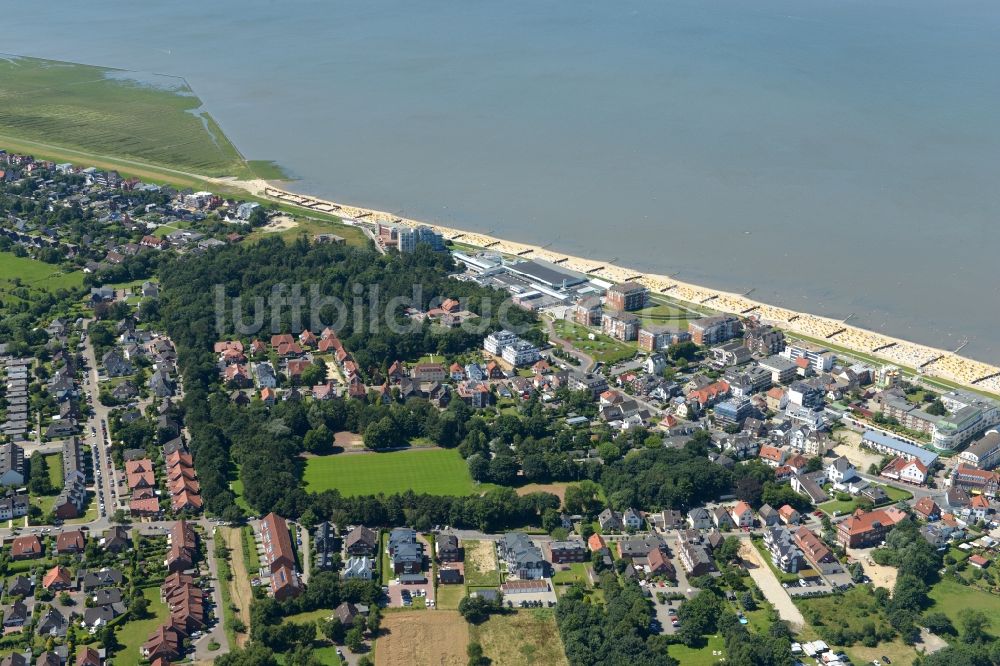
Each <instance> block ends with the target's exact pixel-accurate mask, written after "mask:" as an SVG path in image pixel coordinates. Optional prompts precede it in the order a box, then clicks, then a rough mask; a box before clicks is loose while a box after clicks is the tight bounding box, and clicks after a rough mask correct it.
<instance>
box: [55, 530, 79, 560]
mask: <svg viewBox="0 0 1000 666" xmlns="http://www.w3.org/2000/svg"><path fill="white" fill-rule="evenodd" d="M86 545H87V542H86V538H85V537H84V536H83V531H82V530H65V531H63V532H61V533H60V534H59V536H57V537H56V553H58V554H60V555H64V554H77V553H82V552H83V551H84V548H85V547H86Z"/></svg>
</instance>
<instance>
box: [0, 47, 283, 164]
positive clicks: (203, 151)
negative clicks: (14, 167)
mask: <svg viewBox="0 0 1000 666" xmlns="http://www.w3.org/2000/svg"><path fill="white" fill-rule="evenodd" d="M0 127H2V128H3V129H2V131H0V146H2V147H7V148H9V149H24V147H23V145H24V144H25V143H27V144H28V145H30V144H31V143H33V142H37V143H39V144H40V145H41V146H50V147H52V148H54V149H57V150H58V149H60V148H63V149H69V150H71V151H79V152H80V153H81V155H80V156H79V157H78V158H77V159H78V160H79V159H84V158H85V157H86V155H87V154H92V155H95V156H106V157H114V158H117V159H121V160H123V161H126V162H128V161H130V160H135V161H137V162H140V163H143V164H148V165H152V166H159V167H166V168H168V169H176V170H178V171H183V172H192V173H195V174H198V175H203V176H216V177H217V176H238V177H242V178H249V177H252V176H254V173H253V171H252V170H251V168H250V166H249V165H248V164H247V162H246V161H245V160H244V159H243V156H242V155H240V153H239V151H238V150H237V149H236V147H235V146H233V144H232V143H230V141H229V139H227V138H226V135H225V134H224V133H223V132H222V130H221V128H220V127H219V126H218V125H217V124H216V122H215V120H213V119H212V117H211V116H210V115H209V114H208V113H207V112H206V111H205V110H204V109H203V108H202V103H201V100H200V99H198V97H197V96H196V95H195V94H194V92H193V91H192V90H191V88H190V87H189V86H188V84H187V82H186V81H184V79H182V78H177V77H170V76H164V75H159V74H140V73H134V72H128V71H125V70H117V69H106V68H102V67H93V66H90V65H80V64H75V63H67V62H58V61H53V60H40V59H35V58H21V57H14V58H5V59H4V60H0ZM30 152H33V153H37V152H38V151H37V150H31V151H30ZM53 157H55V155H53ZM263 171H267V172H268V173H267V175H268V176H272V175H273V173H272V172H273V168H271V169H262V172H263Z"/></svg>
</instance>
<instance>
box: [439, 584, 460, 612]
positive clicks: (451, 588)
mask: <svg viewBox="0 0 1000 666" xmlns="http://www.w3.org/2000/svg"><path fill="white" fill-rule="evenodd" d="M435 595H436V596H435V597H434V601H435V604H436V607H437V608H440V609H442V610H458V604H459V602H461V601H462V599H464V598H465V586H464V585H438V588H437V592H436V593H435Z"/></svg>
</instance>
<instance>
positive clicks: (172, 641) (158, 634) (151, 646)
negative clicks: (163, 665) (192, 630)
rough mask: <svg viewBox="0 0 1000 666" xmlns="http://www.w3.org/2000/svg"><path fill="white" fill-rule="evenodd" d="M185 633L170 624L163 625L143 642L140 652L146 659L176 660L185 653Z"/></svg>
mask: <svg viewBox="0 0 1000 666" xmlns="http://www.w3.org/2000/svg"><path fill="white" fill-rule="evenodd" d="M183 641H184V635H183V634H182V633H181V631H180V630H179V629H177V628H176V627H174V626H173V625H170V624H165V625H161V626H160V627H158V628H157V629H156V630H155V631H154V632H153V633H152V634H150V635H149V638H148V639H147V640H146V642H145V643H143V645H142V648H140V650H139V653H140V654H141V655H142V657H143V658H144V659H148V660H150V661H155V660H157V659H163V660H165V661H166V662H167V663H169V662H170V661H176V660H177V659H178V658H180V656H181V654H182V653H183V650H184V646H183Z"/></svg>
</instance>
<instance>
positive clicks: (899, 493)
mask: <svg viewBox="0 0 1000 666" xmlns="http://www.w3.org/2000/svg"><path fill="white" fill-rule="evenodd" d="M882 490H884V491H885V494H886V495H888V496H889V499H891V500H892V501H893V502H905V501H907V500H911V499H913V493H911V492H910V491H908V490H903V489H902V488H893V487H892V486H882Z"/></svg>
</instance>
